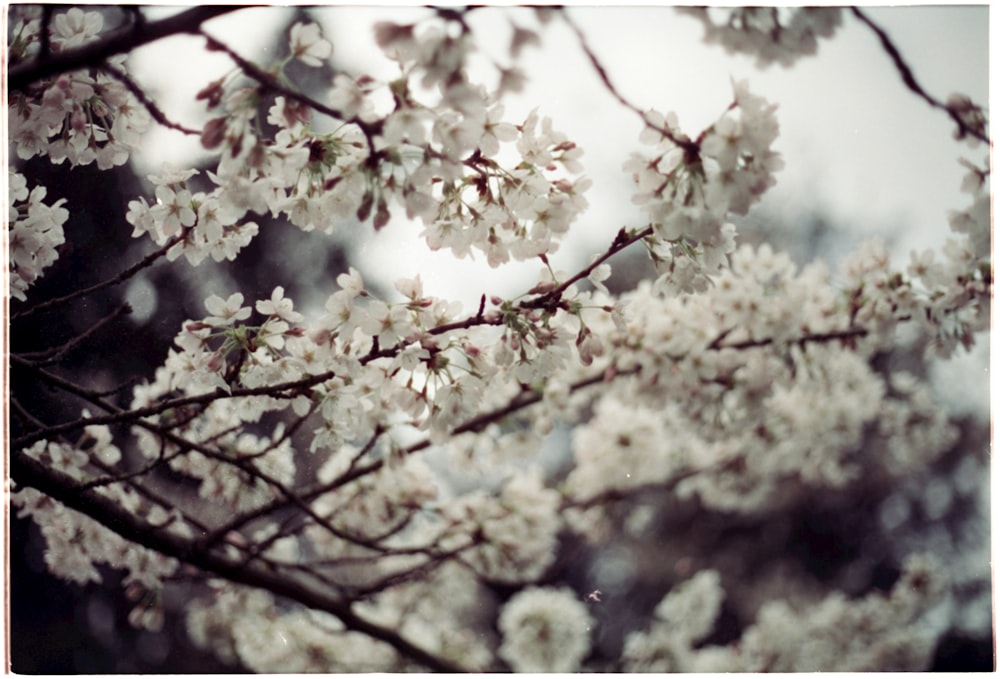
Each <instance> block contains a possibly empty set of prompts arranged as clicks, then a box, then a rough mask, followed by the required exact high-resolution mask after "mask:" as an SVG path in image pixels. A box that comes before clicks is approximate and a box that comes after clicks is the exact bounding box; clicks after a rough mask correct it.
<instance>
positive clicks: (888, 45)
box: [851, 7, 993, 146]
mask: <svg viewBox="0 0 1000 679" xmlns="http://www.w3.org/2000/svg"><path fill="white" fill-rule="evenodd" d="M851 12H853V13H854V16H856V17H857V18H858V19H859V20H860V21H861V22H862V23H863V24H865V25H866V26H868V28H870V29H872V31H873V32H874V33H875V35H877V36H878V39H879V40H880V41H881V43H882V48H883V49H884V50H885V51H886V53H887V54H888V55H889V57H890V58H891V59H892V62H893V63H894V64H895V65H896V70H898V71H899V75H900V77H901V78H902V79H903V84H904V85H906V86H907V87H908V88H909V89H910V90H911V91H913V92H914V93H915V94H916V95H917V96H918V97H920V98H921V99H923V100H924V101H926V102H927V103H928V104H930V105H931V106H933V107H934V108H938V109H941V110H942V111H944V112H945V113H947V114H948V115H949V116H950V117H951V119H952V120H954V121H955V124H956V125H958V138H959V139H961V138H963V137H965V136H966V135H969V136H972V137H975V138H976V139H978V140H980V141H982V142H984V143H985V144H987V145H988V146H993V144H992V142H991V141H990V139H989V137H988V136H986V133H985V131H984V129H985V128H984V129H976V128H973V127H970V126H969V125H968V123H967V122H966V121H965V120H964V119H963V118H962V116H961V115H960V114H959V112H958V111H957V110H955V108H954V107H952V106H949V105H948V104H946V103H943V102H941V101H939V100H938V99H935V98H934V97H932V96H931V95H930V94H928V93H927V91H926V90H925V89H924V88H923V87H921V86H920V85H919V84H918V83H917V79H916V77H915V76H914V75H913V71H912V70H911V69H910V67H909V65H907V63H906V61H904V60H903V55H902V54H900V53H899V49H897V48H896V45H895V44H894V43H893V42H892V39H891V38H889V35H888V34H887V33H886V32H885V31H884V30H882V28H881V27H880V26H879V25H878V24H876V23H875V22H874V21H872V20H871V19H870V18H868V16H867V15H866V14H865V13H864V12H862V11H861V10H860V9H859V8H857V7H851Z"/></svg>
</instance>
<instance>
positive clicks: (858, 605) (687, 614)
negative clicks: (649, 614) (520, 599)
mask: <svg viewBox="0 0 1000 679" xmlns="http://www.w3.org/2000/svg"><path fill="white" fill-rule="evenodd" d="M946 587H947V580H946V576H945V574H944V573H943V572H942V570H941V568H940V567H939V566H938V565H937V564H936V563H935V562H934V561H933V560H931V559H929V558H928V557H925V556H920V555H917V556H911V557H910V558H908V559H907V560H906V562H905V563H904V564H903V573H902V575H901V576H900V578H899V580H898V581H897V582H896V584H895V586H894V587H893V588H892V591H891V592H889V593H888V595H886V594H882V593H875V594H870V595H868V596H866V597H864V598H860V599H856V600H848V599H847V598H846V597H845V596H844V595H843V594H841V593H839V592H838V593H834V594H830V595H828V596H827V597H826V598H824V599H822V600H819V601H815V602H811V603H810V605H808V606H806V607H803V608H801V609H796V608H793V607H792V605H790V604H789V603H786V602H784V601H770V602H768V603H766V604H764V606H763V607H762V608H761V609H760V611H759V612H758V614H757V620H756V622H754V624H752V625H751V626H750V627H748V628H747V629H746V630H745V631H744V632H743V636H742V638H741V639H739V641H738V642H736V643H733V644H730V645H728V646H713V645H708V646H704V645H702V646H699V647H697V648H696V647H695V646H696V644H697V642H698V641H699V640H700V639H701V638H702V637H704V635H705V634H706V633H707V632H709V631H711V628H712V627H713V626H714V624H715V619H716V617H717V616H718V613H719V604H720V602H721V599H722V595H723V592H722V589H721V586H720V583H719V579H718V576H717V575H716V574H715V573H714V572H713V571H703V572H701V573H699V574H698V575H696V576H695V577H694V578H692V579H691V580H689V581H688V582H685V583H683V584H681V585H680V586H678V587H677V588H675V590H674V591H672V592H670V593H669V594H668V595H667V596H666V597H665V598H664V599H663V601H661V602H660V605H659V606H658V607H657V609H656V614H655V619H654V622H653V624H652V626H651V627H650V628H649V629H648V630H647V631H644V632H633V633H631V634H630V635H629V636H628V637H627V638H626V640H625V651H624V657H625V664H626V671H629V672H710V673H716V672H748V673H749V672H754V673H756V672H817V671H823V670H826V669H828V668H831V667H837V668H838V669H842V670H843V671H845V672H872V671H897V672H904V671H914V670H921V669H924V668H926V667H927V664H928V662H929V660H930V658H931V655H932V654H933V652H934V646H935V631H934V628H933V626H932V625H930V624H929V623H928V622H927V620H926V614H927V613H928V611H930V610H931V609H932V608H933V607H934V606H935V605H936V604H937V603H938V602H939V600H940V599H941V597H942V595H943V594H944V593H945V590H946Z"/></svg>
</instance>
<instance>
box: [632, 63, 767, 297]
mask: <svg viewBox="0 0 1000 679" xmlns="http://www.w3.org/2000/svg"><path fill="white" fill-rule="evenodd" d="M733 89H734V99H733V102H732V104H731V105H730V107H729V109H728V110H727V111H726V112H725V113H724V114H723V115H722V117H720V118H719V120H718V121H716V122H715V123H714V124H713V125H712V126H711V127H709V128H708V129H706V130H704V131H703V132H702V133H701V134H700V135H699V136H698V137H697V139H695V140H691V139H690V138H688V136H687V135H685V134H684V133H683V132H681V131H680V129H679V125H678V120H677V116H676V115H674V114H673V113H671V114H669V115H667V116H663V115H662V114H660V113H658V112H656V111H651V112H650V113H649V114H647V117H646V120H647V127H646V128H645V129H644V130H643V132H642V134H641V136H640V140H641V141H643V142H644V143H646V144H649V145H652V146H654V147H655V155H653V156H651V157H650V156H647V155H645V154H638V153H636V154H633V155H632V157H631V158H630V159H629V161H628V162H627V163H626V164H625V170H626V171H628V172H631V173H632V177H633V180H634V181H635V184H636V187H637V189H638V193H636V194H635V196H634V197H633V202H635V203H637V204H639V205H642V206H643V209H644V210H645V212H646V213H647V214H648V215H649V219H650V223H651V224H652V227H653V234H654V238H652V239H650V241H649V242H648V244H647V247H648V249H649V254H650V256H651V257H652V258H653V261H654V262H655V263H656V265H657V270H658V271H660V272H661V274H662V276H661V278H660V284H661V285H664V286H666V287H667V289H669V290H673V291H692V290H704V289H705V288H706V286H707V285H708V284H709V276H710V275H711V274H714V273H716V272H717V271H719V269H721V268H724V266H725V263H726V256H727V255H728V254H730V253H731V252H732V251H733V248H734V247H735V235H736V234H735V227H733V226H732V224H729V223H728V222H727V221H726V220H727V217H728V215H730V214H737V215H742V214H746V212H747V210H749V209H750V206H751V205H752V204H753V203H755V202H756V201H757V200H759V199H760V196H761V195H762V194H763V193H764V192H765V191H766V190H767V189H768V188H769V187H771V186H772V185H773V184H774V181H775V180H774V176H773V174H774V172H776V171H778V170H780V169H781V168H782V167H783V165H784V162H783V161H782V159H781V157H780V155H779V154H778V153H776V152H775V151H773V150H772V149H771V145H772V144H773V142H774V140H775V139H776V138H777V136H778V123H777V119H776V118H775V116H774V111H775V106H774V105H771V104H768V103H767V102H766V101H765V100H764V99H763V98H762V97H759V96H757V95H754V94H752V93H751V92H750V90H749V88H748V85H747V83H746V82H745V81H744V82H738V83H733Z"/></svg>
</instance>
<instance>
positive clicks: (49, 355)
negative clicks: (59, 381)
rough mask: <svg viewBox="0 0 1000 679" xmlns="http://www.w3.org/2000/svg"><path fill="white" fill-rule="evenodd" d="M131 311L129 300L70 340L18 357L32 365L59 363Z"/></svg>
mask: <svg viewBox="0 0 1000 679" xmlns="http://www.w3.org/2000/svg"><path fill="white" fill-rule="evenodd" d="M130 313H132V305H131V304H129V303H128V302H125V303H124V304H122V305H121V306H119V307H118V308H117V309H115V310H114V311H112V312H111V313H110V314H108V315H107V316H105V317H104V318H102V319H100V320H99V321H97V322H96V323H94V325H92V326H90V327H89V328H87V329H86V330H84V331H83V332H82V333H80V334H79V335H77V336H75V337H72V338H70V340H69V341H67V342H65V343H63V344H61V345H59V346H57V347H52V348H50V349H45V350H44V351H33V352H31V353H27V354H18V357H19V358H22V359H24V360H26V361H29V362H30V363H31V364H32V365H35V366H39V367H41V366H45V365H51V364H53V363H57V362H58V361H59V360H60V359H62V357H63V356H65V355H66V354H68V353H69V352H70V351H72V350H73V349H74V348H76V347H77V346H79V345H80V344H81V343H83V342H85V341H86V340H87V339H88V338H90V337H92V336H93V335H94V334H96V333H97V332H99V331H100V330H101V328H103V327H104V326H105V325H107V324H108V323H110V322H111V321H113V320H115V319H116V318H118V317H119V316H124V315H126V314H130Z"/></svg>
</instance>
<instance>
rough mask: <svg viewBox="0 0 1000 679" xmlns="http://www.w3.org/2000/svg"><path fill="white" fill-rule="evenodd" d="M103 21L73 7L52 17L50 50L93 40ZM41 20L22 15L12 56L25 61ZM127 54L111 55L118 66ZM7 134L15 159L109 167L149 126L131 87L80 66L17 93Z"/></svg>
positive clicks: (124, 155)
mask: <svg viewBox="0 0 1000 679" xmlns="http://www.w3.org/2000/svg"><path fill="white" fill-rule="evenodd" d="M103 24H104V19H103V17H102V15H101V14H100V13H99V12H85V11H83V10H81V9H79V8H77V7H73V8H71V9H69V10H67V11H65V12H60V13H59V14H56V15H55V16H54V18H53V20H52V27H51V36H50V38H49V40H50V48H51V49H52V51H54V52H60V51H65V50H69V49H72V48H75V47H79V46H81V45H84V44H86V43H88V42H90V41H92V40H94V39H95V38H96V37H97V36H98V34H99V33H100V32H101V30H102V28H103ZM39 31H40V20H39V19H21V20H20V22H19V23H18V25H17V26H16V27H15V35H16V36H18V37H17V38H16V39H15V41H14V45H13V46H12V47H13V48H14V49H13V51H12V53H11V59H12V60H18V59H24V58H26V57H27V56H28V55H29V54H30V53H32V51H33V50H32V49H29V48H34V47H35V43H36V42H37V41H38V40H39V39H40V36H39V35H38V33H39ZM124 59H125V57H124V55H122V56H118V57H112V58H110V59H109V63H110V64H111V66H112V67H114V68H115V69H118V70H121V69H122V68H123V67H124ZM8 110H9V114H10V117H9V136H10V141H11V142H12V143H13V145H14V149H15V151H16V154H17V157H18V158H20V159H22V160H27V159H28V158H33V157H34V156H48V158H49V159H50V160H51V161H52V162H53V163H56V164H58V163H62V162H63V161H64V160H65V161H67V162H68V163H69V164H70V165H71V166H77V165H89V164H90V163H94V162H96V163H97V167H98V168H100V169H102V170H107V169H110V168H112V167H115V166H118V165H123V164H124V163H125V162H126V161H127V160H128V158H129V154H130V153H131V152H132V150H133V149H134V148H135V147H136V145H137V144H138V142H139V138H140V135H141V134H142V133H143V132H145V131H146V130H147V129H148V128H149V124H150V117H149V113H148V112H147V111H146V109H145V108H144V107H143V106H141V105H140V104H139V102H138V101H137V100H136V98H135V96H134V95H133V94H132V93H131V92H130V91H129V90H128V88H127V87H126V86H125V85H124V84H122V83H121V82H119V81H118V80H116V79H115V77H114V76H113V75H110V74H109V73H108V72H107V71H106V70H105V71H102V70H100V69H96V70H81V71H72V72H70V73H64V74H61V75H59V76H56V77H55V78H52V79H49V80H44V81H41V82H40V83H38V84H37V85H34V86H33V87H32V88H30V89H28V90H22V91H18V92H14V93H12V94H11V97H10V104H9V109H8Z"/></svg>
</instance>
